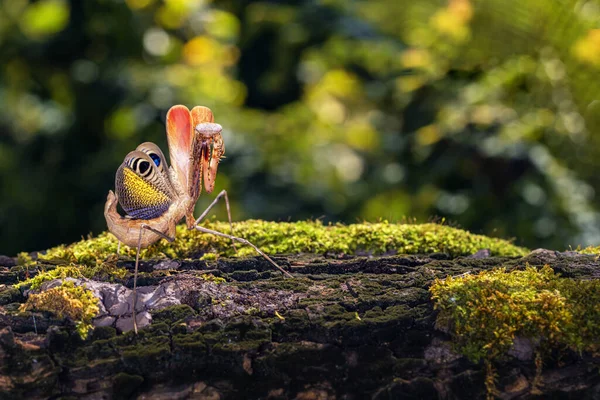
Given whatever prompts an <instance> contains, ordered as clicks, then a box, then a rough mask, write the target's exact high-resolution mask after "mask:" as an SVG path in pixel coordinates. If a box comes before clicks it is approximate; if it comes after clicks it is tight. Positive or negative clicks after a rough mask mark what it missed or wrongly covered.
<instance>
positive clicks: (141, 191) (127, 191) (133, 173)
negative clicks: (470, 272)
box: [115, 150, 174, 219]
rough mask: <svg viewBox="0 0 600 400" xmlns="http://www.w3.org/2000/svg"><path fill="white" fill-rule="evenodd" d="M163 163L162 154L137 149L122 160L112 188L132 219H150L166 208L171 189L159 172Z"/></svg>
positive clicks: (170, 198) (164, 175)
mask: <svg viewBox="0 0 600 400" xmlns="http://www.w3.org/2000/svg"><path fill="white" fill-rule="evenodd" d="M163 163H164V156H163V155H162V153H160V154H158V155H157V154H154V153H150V154H148V153H147V152H144V151H140V150H136V151H132V152H131V153H129V154H128V155H127V156H126V157H125V160H124V161H123V164H121V166H120V167H119V169H118V170H117V174H116V177H115V188H116V192H117V197H118V198H119V204H121V207H123V210H124V211H125V212H126V213H127V215H129V216H130V217H131V218H134V219H152V218H156V217H159V216H161V215H162V214H164V213H165V212H166V211H167V210H168V209H169V206H170V205H171V203H172V202H173V198H174V190H173V186H172V185H171V182H170V181H169V178H168V175H167V174H165V173H163V171H162V169H159V167H162V165H163ZM164 165H166V164H164Z"/></svg>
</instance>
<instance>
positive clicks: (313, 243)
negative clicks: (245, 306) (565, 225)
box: [40, 220, 528, 266]
mask: <svg viewBox="0 0 600 400" xmlns="http://www.w3.org/2000/svg"><path fill="white" fill-rule="evenodd" d="M203 226H205V227H207V228H210V229H214V230H217V231H221V232H229V231H230V228H229V224H228V223H225V222H211V221H206V222H204V223H203ZM234 234H235V235H236V236H240V237H243V238H245V239H248V240H249V241H251V242H252V243H254V244H255V245H257V246H258V247H260V248H261V249H262V250H263V251H265V252H266V253H268V254H286V253H287V254H290V253H319V254H325V253H346V254H353V253H356V252H357V251H362V252H370V253H373V254H383V253H386V252H390V251H394V252H397V253H400V254H417V253H435V252H445V253H448V254H450V255H451V256H459V255H467V254H473V253H475V252H477V251H478V250H481V249H490V250H491V252H492V254H493V255H499V256H519V255H525V254H526V253H527V252H528V251H527V249H524V248H521V247H517V246H515V245H513V244H511V243H510V242H508V241H506V240H501V239H494V238H489V237H486V236H482V235H474V234H471V233H469V232H467V231H464V230H461V229H456V228H452V227H449V226H444V225H439V224H433V223H428V224H390V223H387V222H381V223H363V224H352V225H342V224H335V225H323V224H322V223H321V222H320V221H301V222H293V223H289V222H266V221H260V220H248V221H244V222H238V223H235V224H234ZM117 244H118V243H117V239H116V238H115V237H114V236H113V235H111V234H109V233H102V234H100V235H99V236H98V237H96V238H93V239H87V240H82V241H80V242H77V243H74V244H72V245H69V246H58V247H55V248H52V249H50V250H48V251H47V253H46V254H45V255H43V256H40V259H42V260H45V261H53V262H57V261H59V262H62V263H64V264H68V263H76V264H85V265H90V266H94V265H96V264H97V263H101V262H102V261H104V260H106V259H107V258H108V257H109V256H111V255H114V254H116V251H117ZM236 249H237V252H236ZM236 249H234V248H233V246H232V245H231V241H230V240H228V239H226V238H222V237H217V236H214V235H210V234H204V233H201V232H198V231H195V230H193V231H190V230H188V229H187V228H186V227H185V226H183V225H180V226H178V227H177V235H176V240H175V242H173V243H169V242H167V241H165V240H161V241H159V242H157V243H156V244H154V245H152V246H150V247H149V248H148V249H144V250H142V252H141V256H142V257H144V258H148V257H165V256H166V257H170V258H185V257H191V256H198V255H203V254H204V255H205V256H206V258H209V259H214V258H215V254H219V255H221V256H233V255H238V256H248V255H251V256H254V255H255V252H254V250H253V249H252V248H250V247H247V246H241V245H238V246H236ZM121 254H122V255H126V256H129V257H134V256H135V249H133V248H129V247H127V246H122V247H121Z"/></svg>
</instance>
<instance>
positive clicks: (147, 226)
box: [119, 224, 175, 335]
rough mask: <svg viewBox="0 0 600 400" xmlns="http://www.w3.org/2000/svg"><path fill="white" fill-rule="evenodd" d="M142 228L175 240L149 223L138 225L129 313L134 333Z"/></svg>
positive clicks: (135, 327)
mask: <svg viewBox="0 0 600 400" xmlns="http://www.w3.org/2000/svg"><path fill="white" fill-rule="evenodd" d="M144 229H147V230H149V231H151V232H154V233H156V234H157V235H159V236H161V237H162V238H163V239H166V240H168V241H169V242H172V241H174V240H175V238H172V237H169V236H167V235H165V234H164V233H162V232H160V231H158V230H156V229H154V228H152V227H151V226H150V225H147V224H142V225H141V226H140V235H139V237H138V245H137V251H136V253H135V270H134V273H133V307H132V308H131V309H132V311H131V315H132V318H133V330H134V332H135V334H136V335H137V333H138V328H137V320H136V313H135V307H136V306H137V277H138V269H139V264H140V251H141V250H142V236H143V235H144ZM119 244H121V242H119Z"/></svg>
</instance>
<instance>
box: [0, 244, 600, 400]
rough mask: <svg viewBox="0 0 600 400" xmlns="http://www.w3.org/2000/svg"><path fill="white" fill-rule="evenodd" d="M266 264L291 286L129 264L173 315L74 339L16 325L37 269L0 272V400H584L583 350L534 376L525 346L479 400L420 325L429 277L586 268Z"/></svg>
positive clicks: (414, 258) (428, 260)
mask: <svg viewBox="0 0 600 400" xmlns="http://www.w3.org/2000/svg"><path fill="white" fill-rule="evenodd" d="M275 260H276V261H277V262H278V263H279V264H280V265H281V266H283V267H284V268H286V269H287V270H288V271H290V272H291V273H292V274H293V275H294V278H293V279H286V278H284V277H282V276H281V274H280V273H278V272H277V271H275V270H273V269H272V267H271V266H270V265H269V264H268V263H267V262H266V261H265V260H263V259H262V258H260V257H246V258H235V257H232V258H219V259H217V260H200V259H198V258H186V259H178V258H176V259H167V260H165V259H150V260H144V262H143V263H142V265H141V266H142V274H141V276H140V280H139V282H138V284H139V285H141V286H142V287H144V286H156V287H159V286H160V285H167V284H175V285H176V286H177V288H178V292H177V293H179V300H180V303H181V304H179V305H172V306H169V307H166V308H162V309H160V310H156V311H151V314H152V323H151V324H149V325H148V326H146V327H145V328H143V329H141V330H140V332H139V334H138V335H135V334H134V333H133V332H132V331H128V332H125V333H122V332H119V331H118V330H117V329H116V327H115V325H114V324H113V325H111V326H104V327H96V328H95V329H93V330H91V331H90V333H89V335H88V336H87V338H86V339H82V338H81V336H80V334H79V333H78V330H77V329H76V326H75V324H74V322H73V321H71V320H70V319H69V318H66V317H65V318H58V317H57V316H56V315H54V314H52V313H47V312H33V311H26V312H18V309H19V307H21V304H22V303H24V302H25V299H26V294H27V293H26V292H25V289H27V287H20V288H18V289H17V288H15V287H14V286H13V285H14V284H15V283H17V282H19V281H22V280H24V279H25V278H27V277H30V278H31V277H32V276H33V275H35V273H36V272H35V271H38V270H41V269H47V268H48V264H44V263H47V262H48V261H42V260H38V261H35V260H29V261H27V263H26V264H27V265H26V267H25V268H23V266H11V265H5V266H4V267H0V284H1V285H2V286H0V398H2V399H20V398H23V399H46V398H53V399H58V398H65V399H66V398H74V399H75V398H85V399H100V398H105V399H125V398H144V399H238V398H264V399H292V398H298V399H363V398H374V399H438V398H440V399H481V398H486V397H489V396H491V395H492V396H497V397H498V398H502V399H527V398H565V399H597V398H600V372H599V371H600V356H599V355H598V354H597V352H596V353H594V352H582V353H576V352H573V351H571V350H569V349H559V350H556V351H553V352H551V353H549V354H545V355H544V360H543V365H542V366H541V368H540V366H539V365H537V366H536V361H537V360H536V357H535V355H534V353H535V351H534V350H535V349H533V348H532V346H531V345H529V344H527V343H525V344H521V345H519V346H517V343H515V347H514V348H513V351H512V352H510V354H507V355H506V357H503V358H500V359H498V360H497V361H496V362H495V364H494V371H495V372H494V374H495V376H496V378H495V381H496V384H495V390H496V392H495V393H490V392H489V388H488V390H486V376H489V373H487V372H489V371H487V372H486V366H485V364H484V363H483V362H479V363H475V362H472V361H470V360H469V359H467V358H466V357H464V356H462V355H461V354H459V353H458V352H457V351H456V347H455V346H454V345H453V339H454V338H453V337H452V335H451V333H450V332H449V331H448V329H447V327H440V326H439V324H438V325H436V318H437V311H436V310H434V307H433V302H432V300H431V294H430V292H429V288H430V286H431V284H432V282H434V280H435V279H436V278H444V277H446V276H457V275H461V274H467V273H470V274H475V273H478V272H480V271H485V270H489V269H492V268H496V267H501V266H503V267H506V268H507V270H508V271H511V270H520V269H523V268H525V266H526V265H530V266H534V267H542V266H544V265H550V267H551V268H553V269H554V271H555V272H557V273H559V274H561V275H562V276H563V277H566V278H570V279H599V278H600V262H599V261H598V260H597V257H596V256H595V255H584V254H579V253H575V252H566V253H559V252H554V251H548V250H541V251H535V252H532V253H529V254H527V255H525V256H516V255H510V256H494V255H490V252H489V251H487V250H486V249H485V248H482V249H480V251H477V252H474V254H471V255H467V254H463V255H457V254H448V253H444V252H439V253H431V254H411V255H403V254H394V255H379V256H373V255H370V254H369V255H356V254H342V253H329V254H325V255H317V254H306V253H300V254H291V255H277V256H275ZM110 262H111V263H113V264H114V265H113V267H116V268H118V269H124V270H126V274H125V275H121V274H117V275H114V276H110V278H109V279H110V280H111V281H112V282H114V283H121V284H123V285H125V286H127V287H132V285H133V280H132V277H131V270H132V268H133V261H132V260H131V259H130V258H128V257H122V258H120V259H118V260H111V261H110ZM5 264H9V262H6V261H5ZM54 278H55V277H54ZM219 278H222V279H219ZM82 279H85V277H84V278H82ZM107 279H108V278H107ZM538 364H539V362H538Z"/></svg>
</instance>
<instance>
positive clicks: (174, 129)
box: [167, 105, 194, 192]
mask: <svg viewBox="0 0 600 400" xmlns="http://www.w3.org/2000/svg"><path fill="white" fill-rule="evenodd" d="M193 138H194V131H193V125H192V115H191V114H190V110H188V108H187V107H186V106H182V105H177V106H173V107H171V109H170V110H169V112H167V141H168V142H169V156H170V158H171V166H172V167H173V169H174V170H175V174H176V176H177V180H178V181H179V184H180V186H181V188H182V189H183V190H184V191H186V192H187V190H188V177H189V172H190V152H191V149H192V141H193Z"/></svg>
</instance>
